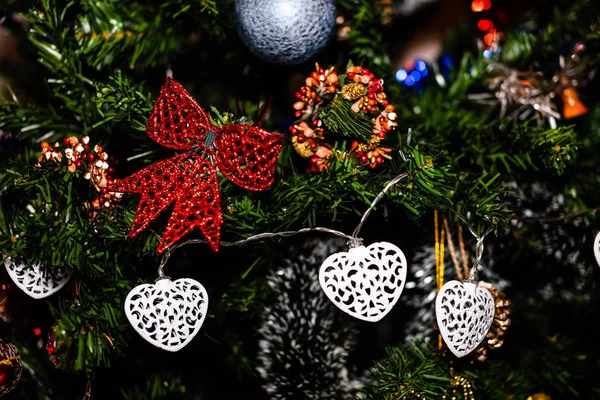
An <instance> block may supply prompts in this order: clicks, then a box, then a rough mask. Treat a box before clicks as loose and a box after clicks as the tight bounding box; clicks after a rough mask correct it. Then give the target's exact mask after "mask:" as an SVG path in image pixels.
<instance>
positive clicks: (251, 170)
mask: <svg viewBox="0 0 600 400" xmlns="http://www.w3.org/2000/svg"><path fill="white" fill-rule="evenodd" d="M146 132H147V133H148V136H150V138H151V139H153V140H154V141H156V142H157V143H159V144H160V145H162V146H165V147H168V148H170V149H174V150H180V151H183V152H182V153H181V154H178V155H176V156H174V157H171V158H168V159H166V160H163V161H159V162H157V163H155V164H152V165H150V166H149V167H146V168H144V169H142V170H141V171H138V172H136V173H134V174H133V175H131V176H128V177H127V178H125V179H121V180H118V181H115V182H114V183H113V184H112V185H111V187H109V188H108V190H109V191H111V192H123V193H139V194H141V195H142V199H141V200H140V203H139V206H138V209H137V213H136V216H135V219H134V220H133V224H132V226H131V230H130V231H129V236H130V237H133V236H135V235H137V234H138V233H140V231H142V230H143V229H144V228H146V227H147V226H148V224H149V223H150V222H151V221H152V220H154V219H155V218H156V217H157V216H158V215H159V214H160V213H161V212H162V211H163V210H164V209H165V208H167V207H168V206H169V205H171V204H172V203H173V202H174V203H175V207H174V209H173V214H172V215H171V218H170V219H169V222H168V225H167V228H166V230H165V233H164V234H163V237H162V238H161V240H160V244H159V246H158V249H157V252H158V253H159V254H161V253H163V252H164V251H165V250H167V249H168V248H169V247H171V246H172V245H173V244H174V243H175V242H176V241H178V240H179V239H180V238H181V237H183V236H184V235H186V234H188V233H189V232H190V231H192V230H193V229H194V227H196V226H197V227H198V228H200V231H201V232H202V233H203V234H204V236H205V237H206V239H207V241H208V244H209V245H210V247H211V248H212V249H213V250H214V251H218V248H219V237H220V227H221V224H222V223H223V214H222V213H221V201H220V200H221V199H220V192H219V184H218V180H217V168H218V170H219V171H220V172H221V173H222V174H223V175H224V176H225V177H226V178H228V179H229V180H230V181H232V182H233V183H235V184H236V185H239V186H241V187H243V188H245V189H249V190H265V189H268V188H269V186H271V184H272V183H273V180H274V173H275V168H276V167H277V158H278V157H279V152H280V150H281V146H282V144H283V135H281V134H277V133H271V132H267V131H265V130H263V129H260V128H256V127H252V126H249V125H235V124H232V125H225V126H222V127H221V126H215V125H213V124H211V123H210V120H209V119H208V115H207V114H206V112H204V110H203V109H202V108H201V107H200V106H199V105H198V103H197V102H196V101H195V100H194V99H193V98H192V96H191V95H190V94H189V93H188V92H187V91H186V90H185V89H184V88H183V86H181V84H179V83H178V82H177V81H175V80H173V79H171V78H167V82H166V83H165V85H164V86H163V87H162V89H161V91H160V95H159V96H158V99H157V101H156V104H155V106H154V109H153V110H152V113H151V114H150V118H149V119H148V123H147V125H146Z"/></svg>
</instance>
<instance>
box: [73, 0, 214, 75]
mask: <svg viewBox="0 0 600 400" xmlns="http://www.w3.org/2000/svg"><path fill="white" fill-rule="evenodd" d="M82 8H83V10H84V11H85V13H84V14H82V17H81V18H80V20H79V22H78V26H77V30H76V36H77V38H78V40H79V44H80V46H81V48H82V50H81V52H82V55H85V56H87V57H88V62H89V63H90V64H91V65H94V66H95V68H97V69H100V68H103V67H105V66H112V65H114V64H119V63H120V62H122V61H124V60H128V66H129V68H134V67H135V66H137V65H140V64H141V65H144V66H154V65H156V64H159V63H160V64H164V63H165V62H166V61H167V60H168V57H169V56H170V55H173V54H174V53H176V52H177V51H181V50H182V48H183V47H185V46H186V45H189V44H190V39H189V37H186V35H185V32H183V29H185V28H186V27H188V26H194V27H195V29H198V30H199V31H203V33H209V34H210V35H212V36H213V37H216V36H219V35H222V29H221V27H220V26H219V24H218V19H217V16H218V10H217V6H216V2H215V1H214V0H208V1H202V2H196V3H194V4H190V3H189V2H186V1H182V0H168V1H162V2H160V4H159V5H157V7H148V6H147V5H144V4H140V3H139V2H136V1H115V0H110V1H103V2H97V1H89V0H83V1H82ZM157 12H158V13H157ZM186 17H187V18H186ZM165 20H178V21H180V23H178V24H167V25H165V23H164V21H165ZM184 21H185V22H184ZM175 27H176V29H174V28H175ZM191 33H192V32H189V34H191ZM114 57H119V59H117V60H115V59H113V58H114Z"/></svg>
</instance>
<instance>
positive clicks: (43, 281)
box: [4, 257, 72, 299]
mask: <svg viewBox="0 0 600 400" xmlns="http://www.w3.org/2000/svg"><path fill="white" fill-rule="evenodd" d="M4 266H5V267H6V271H7V272H8V275H9V276H10V278H11V279H12V280H13V282H14V283H15V285H17V287H18V288H19V289H21V290H22V291H23V292H25V293H26V294H27V295H28V296H30V297H33V298H34V299H43V298H44V297H48V296H51V295H53V294H54V293H56V292H58V291H59V290H60V289H62V288H63V287H64V286H65V285H66V284H67V282H69V279H71V275H72V274H71V271H67V270H65V269H63V268H46V267H45V266H43V265H42V264H41V263H40V262H39V261H34V262H33V263H31V265H28V264H27V262H25V261H24V260H22V259H20V258H16V257H7V258H6V260H5V261H4Z"/></svg>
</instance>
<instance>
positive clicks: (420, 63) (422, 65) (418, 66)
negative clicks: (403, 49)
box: [415, 60, 427, 72]
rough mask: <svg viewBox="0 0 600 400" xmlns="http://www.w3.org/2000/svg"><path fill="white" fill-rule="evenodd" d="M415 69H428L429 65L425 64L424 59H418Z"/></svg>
mask: <svg viewBox="0 0 600 400" xmlns="http://www.w3.org/2000/svg"><path fill="white" fill-rule="evenodd" d="M415 69H416V70H417V71H419V72H420V71H424V70H426V69H427V65H425V61H423V60H417V61H416V62H415Z"/></svg>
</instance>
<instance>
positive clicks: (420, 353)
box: [365, 344, 451, 400]
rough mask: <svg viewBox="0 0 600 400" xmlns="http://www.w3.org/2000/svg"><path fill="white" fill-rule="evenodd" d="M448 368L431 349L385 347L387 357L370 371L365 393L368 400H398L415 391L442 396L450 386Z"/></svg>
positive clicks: (425, 396) (426, 395)
mask: <svg viewBox="0 0 600 400" xmlns="http://www.w3.org/2000/svg"><path fill="white" fill-rule="evenodd" d="M448 371H449V366H448V364H447V363H446V362H445V361H444V359H443V358H441V357H439V356H438V355H437V354H435V352H434V351H433V350H432V349H431V348H422V347H419V345H418V344H413V345H412V346H410V347H407V348H403V347H393V348H388V349H387V357H386V358H384V359H383V360H380V361H377V362H376V363H375V365H374V367H373V368H372V370H371V373H372V375H373V383H372V384H371V385H370V386H369V387H368V389H366V391H365V395H366V398H367V399H369V400H377V399H390V400H393V399H395V400H400V399H403V398H404V396H409V395H410V394H411V391H415V392H417V393H418V394H420V395H421V396H423V397H424V398H426V399H428V398H442V396H444V395H447V394H448V392H449V390H450V387H451V385H450V378H449V376H448Z"/></svg>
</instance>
